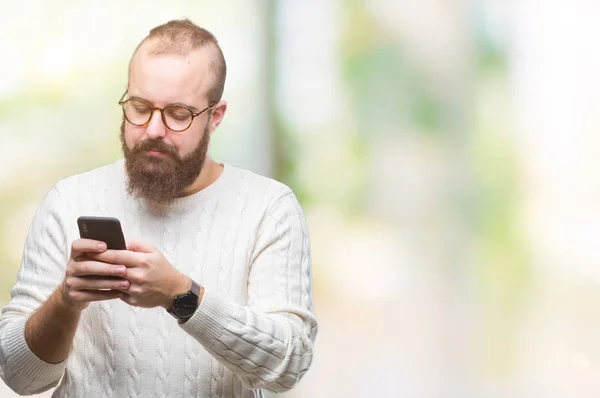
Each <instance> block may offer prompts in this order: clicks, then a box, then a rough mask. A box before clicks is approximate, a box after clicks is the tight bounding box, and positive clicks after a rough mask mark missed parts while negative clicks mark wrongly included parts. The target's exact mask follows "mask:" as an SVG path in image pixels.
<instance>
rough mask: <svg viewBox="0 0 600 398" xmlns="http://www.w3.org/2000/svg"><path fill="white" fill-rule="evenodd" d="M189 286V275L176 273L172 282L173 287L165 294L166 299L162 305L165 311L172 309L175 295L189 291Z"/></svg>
mask: <svg viewBox="0 0 600 398" xmlns="http://www.w3.org/2000/svg"><path fill="white" fill-rule="evenodd" d="M191 286H192V280H191V279H190V277H189V276H187V275H185V274H182V273H178V274H177V277H176V278H175V282H174V283H173V287H172V288H171V291H170V292H169V294H168V295H167V298H166V301H165V302H164V303H163V305H162V307H163V308H164V309H166V310H167V311H170V310H171V309H173V304H174V303H175V297H176V296H179V295H181V294H185V293H187V292H189V291H190V288H191Z"/></svg>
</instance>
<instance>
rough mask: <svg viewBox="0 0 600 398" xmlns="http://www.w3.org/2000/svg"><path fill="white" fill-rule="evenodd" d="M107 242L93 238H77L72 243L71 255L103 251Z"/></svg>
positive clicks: (74, 256) (76, 255)
mask: <svg viewBox="0 0 600 398" xmlns="http://www.w3.org/2000/svg"><path fill="white" fill-rule="evenodd" d="M105 250H106V243H104V242H101V241H98V240H93V239H76V240H74V241H73V243H71V257H73V258H76V257H78V256H79V255H80V254H81V253H87V252H90V253H102V252H103V251H105Z"/></svg>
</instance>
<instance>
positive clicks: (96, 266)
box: [67, 260, 127, 277]
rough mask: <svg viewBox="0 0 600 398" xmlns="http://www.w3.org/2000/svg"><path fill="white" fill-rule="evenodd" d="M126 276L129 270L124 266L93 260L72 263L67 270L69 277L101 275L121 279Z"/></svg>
mask: <svg viewBox="0 0 600 398" xmlns="http://www.w3.org/2000/svg"><path fill="white" fill-rule="evenodd" d="M126 274H127V268H126V267H125V266H124V265H120V264H117V265H115V264H107V263H104V262H100V261H93V260H86V261H79V262H71V263H70V264H69V267H68V268H67V275H69V276H87V275H100V276H117V277H121V276H125V275H126Z"/></svg>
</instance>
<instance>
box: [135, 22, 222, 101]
mask: <svg viewBox="0 0 600 398" xmlns="http://www.w3.org/2000/svg"><path fill="white" fill-rule="evenodd" d="M153 39H156V40H157V43H154V44H153V45H152V47H151V48H150V50H149V52H148V53H149V54H150V55H161V54H175V55H188V54H189V53H190V52H191V51H193V50H197V49H200V48H204V47H207V46H210V47H212V51H211V53H212V54H213V57H212V58H213V59H212V60H211V61H210V69H211V70H212V72H213V77H214V81H213V85H212V87H211V88H210V90H209V92H208V100H209V102H210V103H216V102H219V101H220V100H221V97H222V96H223V89H224V87H225V77H226V75H227V65H226V63H225V57H224V56H223V51H221V47H220V46H219V42H218V41H217V39H216V38H215V36H214V35H213V34H212V33H210V32H209V31H208V30H206V29H204V28H201V27H200V26H198V25H196V24H195V23H193V22H192V21H190V20H189V19H188V18H184V19H174V20H171V21H169V22H167V23H164V24H162V25H159V26H157V27H155V28H153V29H152V30H151V31H150V33H149V34H148V36H146V37H145V38H144V39H143V40H142V41H141V42H140V44H139V45H138V46H137V48H136V49H135V51H134V52H133V54H134V55H135V54H136V53H137V52H138V50H139V48H140V47H141V46H142V44H144V43H145V42H146V41H148V40H153ZM132 59H133V57H132Z"/></svg>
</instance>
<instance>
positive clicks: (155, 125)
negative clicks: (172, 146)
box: [146, 109, 167, 138]
mask: <svg viewBox="0 0 600 398" xmlns="http://www.w3.org/2000/svg"><path fill="white" fill-rule="evenodd" d="M166 134H167V126H165V124H164V123H163V121H162V118H161V114H160V110H159V109H155V110H154V111H152V117H151V118H150V121H149V122H148V125H147V126H146V135H148V138H160V137H164V136H165V135H166Z"/></svg>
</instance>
